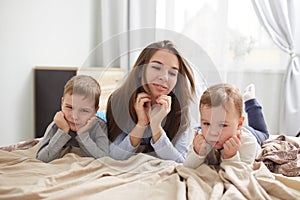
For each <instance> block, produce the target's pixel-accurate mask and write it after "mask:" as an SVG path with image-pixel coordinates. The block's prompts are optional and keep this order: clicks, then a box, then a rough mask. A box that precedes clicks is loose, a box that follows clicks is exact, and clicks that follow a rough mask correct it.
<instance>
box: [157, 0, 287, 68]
mask: <svg viewBox="0 0 300 200" xmlns="http://www.w3.org/2000/svg"><path fill="white" fill-rule="evenodd" d="M156 13H157V14H156V15H157V16H156V18H157V21H156V26H157V28H161V29H169V30H173V31H175V32H179V33H182V34H184V35H186V36H188V37H190V38H191V39H192V40H194V41H195V42H196V43H197V44H199V45H201V47H202V48H203V49H205V50H206V51H207V53H208V54H209V55H210V57H211V58H212V60H213V61H214V63H215V64H216V66H217V67H218V68H219V69H220V70H283V69H284V67H285V66H286V60H287V57H286V55H285V54H284V53H283V52H282V51H281V50H280V49H279V48H278V47H276V46H275V44H274V43H273V41H272V40H271V39H270V38H269V36H268V35H267V33H266V32H265V30H264V28H263V27H262V26H261V25H260V23H259V21H258V18H257V17H256V14H255V11H254V9H253V6H252V3H251V1H250V0H248V1H239V0H222V1H219V0H189V1H188V2H187V1H183V0H176V1H173V0H159V1H157V12H156Z"/></svg>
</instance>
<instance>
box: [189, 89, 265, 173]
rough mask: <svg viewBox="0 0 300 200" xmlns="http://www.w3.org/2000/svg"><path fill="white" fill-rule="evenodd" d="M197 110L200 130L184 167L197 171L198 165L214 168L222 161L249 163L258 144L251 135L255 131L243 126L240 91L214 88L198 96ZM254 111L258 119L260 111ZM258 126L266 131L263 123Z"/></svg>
mask: <svg viewBox="0 0 300 200" xmlns="http://www.w3.org/2000/svg"><path fill="white" fill-rule="evenodd" d="M199 109H200V115H201V131H200V130H199V131H197V132H196V133H195V137H194V140H193V146H192V148H191V150H190V151H189V153H188V155H187V159H186V161H185V162H184V166H187V167H191V168H197V167H199V166H200V165H201V164H202V163H206V164H209V165H215V166H218V165H219V164H220V162H223V161H225V162H226V161H242V162H245V163H247V164H252V163H253V162H254V160H255V158H256V157H257V155H258V153H259V150H260V145H259V143H258V141H257V139H256V137H255V136H254V135H255V133H254V131H256V130H255V129H253V128H246V127H244V126H243V122H244V116H243V114H242V113H243V97H242V94H241V93H240V91H239V90H238V89H237V88H235V87H234V86H233V85H230V84H217V85H214V86H212V87H210V88H208V89H207V90H206V91H205V92H204V93H203V95H202V96H201V100H200V106H199ZM257 112H258V114H260V115H261V116H262V113H261V110H260V109H258V110H257ZM261 124H263V125H264V127H263V128H266V126H265V123H264V121H263V122H262V123H261ZM264 134H266V135H268V132H266V133H264Z"/></svg>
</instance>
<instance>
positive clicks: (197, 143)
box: [193, 131, 208, 156]
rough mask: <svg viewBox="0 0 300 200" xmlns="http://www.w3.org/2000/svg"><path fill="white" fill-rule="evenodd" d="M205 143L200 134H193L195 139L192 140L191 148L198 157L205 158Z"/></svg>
mask: <svg viewBox="0 0 300 200" xmlns="http://www.w3.org/2000/svg"><path fill="white" fill-rule="evenodd" d="M207 145H208V144H207V143H206V141H205V138H204V137H203V135H202V134H198V132H197V131H196V132H195V137H194V140H193V146H194V151H195V152H196V153H197V154H198V155H200V156H205V155H206V153H207V152H206V147H207Z"/></svg>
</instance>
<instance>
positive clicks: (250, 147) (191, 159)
mask: <svg viewBox="0 0 300 200" xmlns="http://www.w3.org/2000/svg"><path fill="white" fill-rule="evenodd" d="M260 149H261V147H260V145H259V144H258V143H257V140H256V138H255V137H254V135H253V134H252V133H251V132H250V131H249V130H248V129H246V128H244V127H243V128H242V131H241V147H240V149H239V151H238V152H237V154H236V155H235V156H233V157H231V158H228V159H223V158H222V157H223V150H221V151H220V153H221V155H220V158H221V162H228V161H242V162H245V163H247V164H252V163H253V162H254V161H255V158H256V157H257V156H258V154H259V151H260ZM206 157H207V155H205V156H200V155H198V154H197V153H196V152H195V151H194V147H193V145H191V148H190V150H189V152H188V154H187V158H186V160H185V162H184V163H183V165H184V166H186V167H190V168H197V167H199V166H200V165H201V164H203V163H204V162H205V159H206ZM207 164H213V163H207Z"/></svg>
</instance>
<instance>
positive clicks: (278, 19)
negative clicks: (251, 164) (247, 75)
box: [252, 0, 300, 136]
mask: <svg viewBox="0 0 300 200" xmlns="http://www.w3.org/2000/svg"><path fill="white" fill-rule="evenodd" d="M252 2H253V5H254V8H255V10H256V13H257V16H258V18H259V19H260V22H261V24H262V25H263V26H264V27H265V29H266V31H267V32H268V34H269V35H270V37H271V38H272V40H273V41H274V43H275V44H276V45H277V46H278V47H279V48H280V49H281V50H282V51H284V52H286V53H287V54H289V55H290V59H289V62H288V65H287V68H286V72H285V76H284V83H283V88H282V101H281V109H280V111H281V112H280V132H281V133H285V134H287V135H293V136H295V135H296V134H297V133H298V132H299V131H300V124H299V122H300V65H299V54H297V52H296V49H298V48H299V47H297V46H296V45H299V43H298V44H297V43H295V34H294V33H295V27H296V17H295V5H294V1H293V0H278V1H277V0H276V1H265V0H252Z"/></svg>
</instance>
